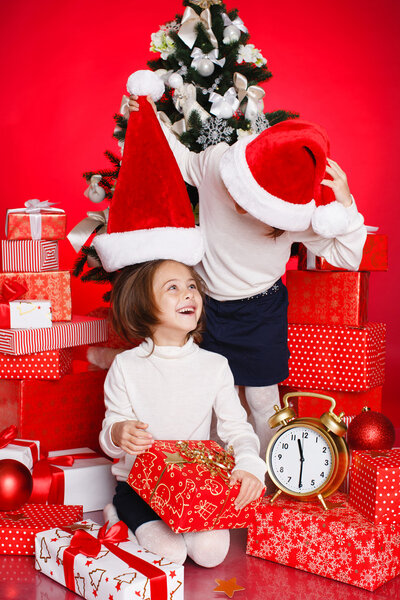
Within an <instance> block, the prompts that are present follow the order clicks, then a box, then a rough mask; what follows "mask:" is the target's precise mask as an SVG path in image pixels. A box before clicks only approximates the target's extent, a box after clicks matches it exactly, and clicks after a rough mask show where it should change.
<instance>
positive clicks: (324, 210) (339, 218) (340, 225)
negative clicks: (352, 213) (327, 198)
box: [311, 200, 350, 238]
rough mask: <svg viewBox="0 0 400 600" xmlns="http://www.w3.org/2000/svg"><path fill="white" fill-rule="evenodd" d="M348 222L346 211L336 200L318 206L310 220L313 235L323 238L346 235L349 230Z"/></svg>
mask: <svg viewBox="0 0 400 600" xmlns="http://www.w3.org/2000/svg"><path fill="white" fill-rule="evenodd" d="M349 222H350V219H349V214H348V211H347V210H346V208H345V207H344V206H343V204H340V202H338V201H337V200H335V201H334V202H330V203H329V204H325V205H323V206H318V207H317V208H316V209H315V211H314V214H313V216H312V220H311V224H312V228H313V229H314V231H315V233H317V234H318V235H320V236H321V237H324V238H334V237H336V236H337V235H341V234H343V233H346V232H347V231H348V230H349Z"/></svg>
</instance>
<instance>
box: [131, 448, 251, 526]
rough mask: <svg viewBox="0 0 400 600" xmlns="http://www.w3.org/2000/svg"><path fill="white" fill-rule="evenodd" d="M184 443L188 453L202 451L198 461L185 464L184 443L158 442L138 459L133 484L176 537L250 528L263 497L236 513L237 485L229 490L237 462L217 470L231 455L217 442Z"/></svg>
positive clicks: (134, 469)
mask: <svg viewBox="0 0 400 600" xmlns="http://www.w3.org/2000/svg"><path fill="white" fill-rule="evenodd" d="M183 443H184V444H187V446H188V448H189V453H191V451H193V450H194V451H196V449H199V458H198V462H195V461H196V459H190V460H186V458H185V457H187V456H188V452H185V451H182V447H181V444H182V442H177V441H156V442H154V444H153V446H152V447H151V448H150V450H147V451H146V452H145V453H144V454H141V455H139V456H138V457H137V458H136V460H135V462H134V464H133V467H132V470H131V472H130V474H129V476H128V483H129V485H130V486H131V487H132V488H133V489H134V490H135V491H136V492H137V493H138V494H139V495H140V496H141V497H142V498H143V500H145V501H146V502H147V504H149V505H150V506H151V508H152V509H153V510H154V511H155V512H156V513H157V514H158V515H159V516H160V517H161V519H162V520H163V521H165V523H167V524H168V525H169V526H170V527H171V529H172V530H173V531H175V532H176V533H185V532H187V531H207V530H212V529H241V528H244V527H247V526H248V524H249V523H250V522H251V520H252V519H253V518H254V511H255V508H256V506H257V505H258V504H259V502H260V499H261V497H260V498H259V499H258V500H254V501H253V502H251V503H250V504H248V505H247V506H245V507H244V508H243V509H242V510H240V511H237V510H236V509H235V507H234V504H235V499H236V497H237V495H238V493H239V489H240V488H239V484H236V485H235V486H234V487H232V488H230V487H229V485H228V481H229V475H230V473H231V470H232V468H233V466H234V461H233V460H232V461H231V466H230V467H229V468H225V466H224V467H222V468H218V465H221V457H222V456H225V457H226V456H229V455H228V454H227V453H226V452H225V451H224V450H223V449H222V448H221V446H219V445H218V444H217V443H216V442H213V441H210V440H206V441H194V440H192V441H189V442H183ZM204 455H207V456H206V459H205V460H204ZM222 460H224V459H222ZM228 462H229V461H227V464H228ZM211 463H212V464H211ZM213 466H216V468H215V470H214V469H213Z"/></svg>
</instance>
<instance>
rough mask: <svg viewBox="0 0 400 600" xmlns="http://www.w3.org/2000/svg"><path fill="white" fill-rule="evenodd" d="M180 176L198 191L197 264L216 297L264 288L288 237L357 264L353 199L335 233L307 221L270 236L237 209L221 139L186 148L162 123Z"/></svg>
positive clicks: (360, 240)
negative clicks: (342, 227) (201, 249)
mask: <svg viewBox="0 0 400 600" xmlns="http://www.w3.org/2000/svg"><path fill="white" fill-rule="evenodd" d="M161 126H162V129H163V131H164V134H165V136H166V138H167V141H168V144H169V146H170V148H171V150H172V152H173V154H174V156H175V159H176V162H177V163H178V165H179V168H180V171H181V173H182V177H183V179H184V180H185V181H186V182H187V183H189V184H191V185H193V186H195V187H197V189H198V192H199V207H200V213H199V214H200V228H201V232H202V234H203V238H204V242H205V255H204V257H203V259H202V262H201V263H199V264H198V265H196V270H197V271H198V272H199V274H200V275H201V277H202V278H203V280H204V281H205V283H206V287H207V293H208V294H209V295H210V296H211V297H212V298H215V299H216V300H220V301H225V300H238V299H241V298H248V297H249V296H254V295H256V294H259V293H260V292H264V291H265V290H267V289H269V288H270V287H272V286H273V285H274V283H275V282H276V281H277V280H278V279H279V278H280V277H282V275H283V274H284V273H285V271H286V263H287V261H288V260H289V258H290V250H291V246H292V243H293V242H302V243H303V244H304V245H305V246H306V247H307V248H308V249H309V250H311V252H312V253H313V254H315V255H317V256H323V257H324V258H325V259H326V260H327V261H328V262H329V263H331V264H332V265H335V266H337V267H341V268H344V269H349V270H355V271H356V270H357V269H358V266H359V264H360V261H361V258H362V251H363V247H364V243H365V239H366V235H367V232H366V228H365V227H364V219H363V216H362V215H361V214H360V213H359V212H358V211H357V207H356V205H355V202H354V201H353V203H352V204H351V206H349V207H348V208H346V211H347V215H348V229H347V231H346V233H344V234H341V235H338V236H337V237H336V238H332V239H331V238H329V239H328V238H323V237H321V236H319V235H317V234H316V233H315V232H314V231H313V229H312V228H311V227H309V228H308V229H307V230H306V231H301V232H296V233H291V232H289V231H285V233H283V235H281V236H280V237H278V238H276V239H273V238H271V237H269V236H268V235H267V232H268V226H267V225H265V224H264V223H262V222H261V221H258V220H257V219H255V218H254V217H252V216H251V215H250V214H245V215H243V214H238V213H237V211H236V209H235V206H234V203H233V200H232V198H231V197H230V196H229V194H228V192H227V189H226V188H225V185H224V183H223V181H222V177H221V174H220V163H221V158H222V156H223V154H224V153H225V152H226V151H227V150H228V148H229V146H228V144H226V143H225V142H222V143H220V144H217V145H215V146H210V147H208V148H207V149H206V150H204V151H203V152H200V153H198V154H197V153H196V152H191V151H190V150H189V149H188V148H187V147H186V146H184V145H183V144H181V142H180V141H179V140H178V139H177V138H176V136H175V135H174V134H173V133H172V132H171V131H170V130H169V129H168V128H167V127H166V126H165V125H164V124H161Z"/></svg>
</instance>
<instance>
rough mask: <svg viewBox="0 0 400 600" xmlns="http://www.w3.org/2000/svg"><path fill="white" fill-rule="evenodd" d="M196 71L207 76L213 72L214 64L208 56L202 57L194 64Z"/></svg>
mask: <svg viewBox="0 0 400 600" xmlns="http://www.w3.org/2000/svg"><path fill="white" fill-rule="evenodd" d="M196 71H197V72H198V73H200V75H202V76H203V77H209V75H212V74H213V73H214V65H213V63H212V62H211V60H210V59H209V58H202V59H200V60H199V62H198V63H197V65H196Z"/></svg>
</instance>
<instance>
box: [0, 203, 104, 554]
mask: <svg viewBox="0 0 400 600" xmlns="http://www.w3.org/2000/svg"><path fill="white" fill-rule="evenodd" d="M65 234H66V215H65V212H64V211H63V210H60V209H54V208H52V207H51V206H49V205H48V203H45V206H44V207H43V203H40V202H39V201H28V202H27V203H26V205H25V208H24V209H16V210H9V211H8V212H7V216H6V239H3V240H1V242H0V244H1V272H0V294H1V299H0V461H1V460H4V459H13V460H17V461H19V462H22V463H24V464H25V466H26V467H27V468H28V469H29V470H30V471H31V472H32V473H33V481H34V488H33V493H32V496H31V498H30V501H29V504H26V505H24V506H23V507H22V508H20V509H18V510H10V511H2V512H0V554H33V553H34V537H35V533H36V532H37V531H41V530H44V529H49V528H51V527H56V526H57V527H63V526H66V525H70V524H72V523H74V522H75V521H77V520H79V519H81V518H82V516H83V512H84V511H93V510H100V509H102V508H103V507H104V505H105V504H106V503H107V502H109V501H110V500H111V498H112V495H113V493H114V487H115V479H114V477H113V475H112V473H111V465H112V462H111V461H110V460H109V459H107V458H105V457H104V456H101V455H100V454H98V452H97V451H98V450H99V443H98V435H99V432H100V429H101V423H102V419H103V417H104V392H103V385H104V379H105V375H106V371H105V370H101V369H95V368H91V367H90V366H89V365H88V364H85V363H83V362H82V361H74V360H73V351H74V348H76V347H77V346H84V345H88V344H95V343H104V342H105V341H106V339H107V335H108V333H107V322H106V319H102V318H94V317H82V316H75V315H73V314H72V312H71V283H70V272H69V271H66V270H60V269H59V257H58V250H59V240H62V239H63V238H65Z"/></svg>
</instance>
